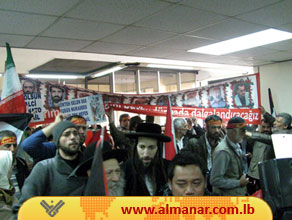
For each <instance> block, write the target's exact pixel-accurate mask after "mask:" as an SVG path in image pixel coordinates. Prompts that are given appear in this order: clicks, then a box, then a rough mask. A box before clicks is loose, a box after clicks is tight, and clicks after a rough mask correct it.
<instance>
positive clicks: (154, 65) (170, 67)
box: [146, 64, 195, 70]
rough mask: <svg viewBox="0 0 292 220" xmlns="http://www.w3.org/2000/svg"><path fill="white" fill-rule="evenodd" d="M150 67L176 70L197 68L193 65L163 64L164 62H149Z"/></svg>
mask: <svg viewBox="0 0 292 220" xmlns="http://www.w3.org/2000/svg"><path fill="white" fill-rule="evenodd" d="M146 66H147V67H150V68H162V69H176V70H195V68H194V67H191V66H173V65H163V64H147V65H146Z"/></svg>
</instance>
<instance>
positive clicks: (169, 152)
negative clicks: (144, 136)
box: [163, 97, 177, 160]
mask: <svg viewBox="0 0 292 220" xmlns="http://www.w3.org/2000/svg"><path fill="white" fill-rule="evenodd" d="M164 134H165V135H167V136H169V137H171V141H170V142H167V143H164V146H163V158H165V159H167V160H172V158H173V157H174V156H175V155H176V153H177V150H176V144H175V132H174V126H173V118H172V109H171V102H170V100H169V97H168V105H167V113H166V123H165V131H164Z"/></svg>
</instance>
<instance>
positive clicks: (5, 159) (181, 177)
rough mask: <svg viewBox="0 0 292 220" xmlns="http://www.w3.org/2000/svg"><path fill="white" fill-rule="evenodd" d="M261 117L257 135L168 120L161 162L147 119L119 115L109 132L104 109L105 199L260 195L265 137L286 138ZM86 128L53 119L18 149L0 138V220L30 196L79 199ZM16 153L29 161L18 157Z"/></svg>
mask: <svg viewBox="0 0 292 220" xmlns="http://www.w3.org/2000/svg"><path fill="white" fill-rule="evenodd" d="M239 89H240V88H239ZM262 114H263V119H262V123H261V125H260V126H259V128H258V129H255V128H254V127H251V126H248V124H247V123H246V121H245V120H244V119H243V118H241V117H233V118H231V119H230V120H229V121H228V122H227V124H226V125H225V124H224V123H223V121H222V119H221V118H220V117H219V116H217V115H210V116H208V117H207V118H206V119H205V121H204V123H205V124H204V126H203V127H201V126H200V125H199V124H198V123H197V119H196V118H187V119H184V118H176V119H174V121H173V124H174V130H175V139H176V140H175V145H176V146H175V147H176V152H177V153H176V155H175V156H174V157H173V159H172V160H170V161H169V160H166V159H164V158H163V144H164V143H166V142H170V141H171V138H170V137H168V136H166V135H165V134H164V133H163V129H162V126H161V125H158V124H155V123H154V117H153V116H147V117H146V121H144V120H142V119H141V118H140V117H139V116H134V117H130V116H129V115H128V114H122V115H121V116H120V118H119V126H117V127H116V125H115V122H114V111H113V110H112V109H110V110H109V111H108V112H107V116H108V121H109V134H108V135H110V136H111V137H112V139H113V141H111V142H107V141H104V143H103V146H102V156H103V166H104V171H105V176H106V183H107V188H108V193H109V195H110V196H246V195H252V194H253V193H255V192H256V191H258V190H260V189H261V181H260V175H259V169H258V164H259V163H260V162H263V161H266V160H270V159H273V158H275V153H274V149H273V143H272V139H271V134H275V133H280V134H282V133H285V134H287V133H288V134H289V133H291V115H290V114H288V113H280V114H278V115H277V117H276V118H274V117H272V116H271V115H270V114H268V113H267V112H266V111H265V110H264V108H262ZM88 129H89V128H88V127H87V125H86V121H85V119H84V118H83V117H81V116H78V115H74V116H71V117H68V118H66V116H65V115H64V114H61V113H60V114H59V115H57V117H56V118H55V121H54V122H53V123H51V124H50V125H48V126H46V127H44V128H42V129H37V130H36V131H34V132H33V133H32V134H30V135H29V136H28V135H27V137H26V138H25V139H24V140H22V142H21V144H20V145H19V146H17V137H16V135H15V134H14V133H13V132H11V131H7V130H4V131H0V140H1V142H0V163H1V174H0V219H4V220H6V219H16V216H17V213H18V210H19V208H20V206H21V205H22V204H23V203H24V202H25V201H26V200H28V199H29V198H31V197H34V196H83V195H85V191H86V187H87V183H88V180H89V179H90V178H93V176H94V177H96V175H93V174H92V172H93V170H92V169H91V168H92V163H93V161H94V160H93V158H94V153H95V151H96V145H97V143H96V142H93V143H91V144H89V146H85V141H86V135H87V130H88ZM28 131H29V130H28ZM18 149H21V150H23V151H24V152H25V154H26V155H28V156H26V157H23V158H21V157H19V155H18V154H17V150H18ZM99 180H100V181H103V178H102V177H100V178H99ZM87 190H88V189H87Z"/></svg>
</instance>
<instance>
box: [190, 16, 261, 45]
mask: <svg viewBox="0 0 292 220" xmlns="http://www.w3.org/2000/svg"><path fill="white" fill-rule="evenodd" d="M265 29H267V27H265V26H260V25H256V24H251V23H248V22H245V21H240V20H237V19H228V20H225V21H223V22H221V23H218V24H215V25H211V26H209V27H207V28H203V29H200V30H197V31H193V32H189V33H188V35H193V36H199V37H205V38H209V39H215V40H218V41H221V40H228V39H231V38H234V37H239V36H243V35H246V34H250V33H254V32H257V31H261V30H265Z"/></svg>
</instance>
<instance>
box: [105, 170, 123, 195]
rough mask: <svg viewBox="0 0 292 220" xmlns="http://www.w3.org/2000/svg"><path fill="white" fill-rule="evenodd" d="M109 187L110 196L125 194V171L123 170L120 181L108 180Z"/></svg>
mask: <svg viewBox="0 0 292 220" xmlns="http://www.w3.org/2000/svg"><path fill="white" fill-rule="evenodd" d="M107 187H108V194H109V196H124V188H125V178H124V174H123V172H121V177H120V181H117V182H113V181H108V182H107Z"/></svg>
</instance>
